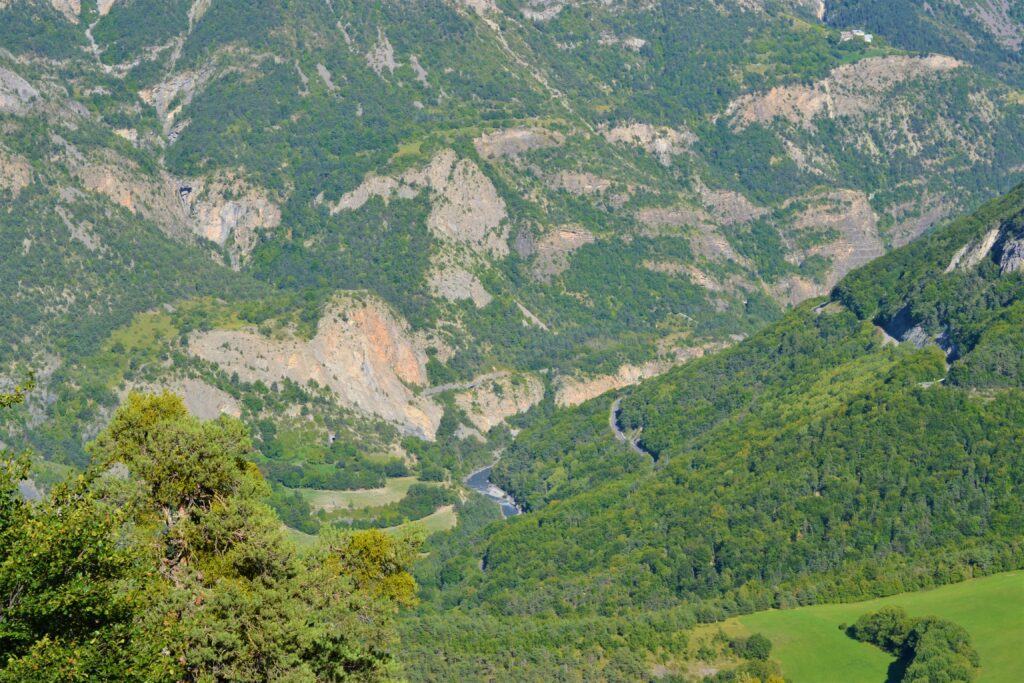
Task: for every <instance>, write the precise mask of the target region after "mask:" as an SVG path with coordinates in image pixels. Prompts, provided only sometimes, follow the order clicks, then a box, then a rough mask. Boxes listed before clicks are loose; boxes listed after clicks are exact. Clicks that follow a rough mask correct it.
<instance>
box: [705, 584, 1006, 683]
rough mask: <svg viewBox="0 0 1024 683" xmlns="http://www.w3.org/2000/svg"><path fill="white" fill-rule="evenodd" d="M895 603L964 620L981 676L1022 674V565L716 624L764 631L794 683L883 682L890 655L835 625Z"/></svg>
mask: <svg viewBox="0 0 1024 683" xmlns="http://www.w3.org/2000/svg"><path fill="white" fill-rule="evenodd" d="M887 605H898V606H900V607H902V608H904V609H905V610H906V611H907V612H908V613H909V614H911V615H913V616H929V615H935V616H938V617H942V618H944V619H949V620H950V621H953V622H955V623H957V624H960V625H961V626H963V627H964V628H966V629H967V630H968V631H969V632H970V634H971V637H972V641H973V644H974V647H975V649H977V651H978V653H979V654H980V655H981V667H982V668H981V675H980V677H979V679H978V680H979V682H980V683H1021V682H1022V681H1024V571H1017V572H1008V573H1005V574H997V575H995V576H989V577H985V578H981V579H974V580H973V581H966V582H964V583H959V584H954V585H951V586H943V587H942V588H935V589H932V590H927V591H919V592H916V593H905V594H903V595H894V596H891V597H888V598H880V599H878V600H870V601H868V602H858V603H851V604H845V605H816V606H814V607H802V608H800V609H794V610H782V611H778V610H773V611H768V612H758V613H756V614H750V615H747V616H743V617H738V618H736V619H730V620H729V621H727V622H725V623H724V624H722V625H721V626H722V628H723V630H725V631H726V633H730V634H736V635H739V634H744V633H762V634H764V635H765V636H767V637H768V638H769V639H770V640H771V641H772V645H773V647H772V659H775V660H776V661H778V662H779V663H780V664H782V669H783V673H784V674H785V676H786V679H787V680H790V681H793V683H884V681H885V680H886V671H887V669H888V666H889V664H890V663H891V662H892V661H893V660H892V658H891V657H889V656H887V655H886V654H885V653H884V652H882V651H881V650H879V649H878V648H876V647H874V646H871V645H866V644H864V643H859V642H857V641H855V640H853V639H851V638H849V637H847V636H846V635H845V634H844V633H843V632H842V631H840V630H839V625H840V624H852V623H853V622H854V621H856V620H857V618H858V617H860V616H861V615H862V614H865V613H867V612H873V611H875V610H878V609H879V608H880V607H884V606H887Z"/></svg>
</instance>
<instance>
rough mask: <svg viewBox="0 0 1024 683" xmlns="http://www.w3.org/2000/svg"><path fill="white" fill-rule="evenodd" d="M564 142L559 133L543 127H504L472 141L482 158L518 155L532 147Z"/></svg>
mask: <svg viewBox="0 0 1024 683" xmlns="http://www.w3.org/2000/svg"><path fill="white" fill-rule="evenodd" d="M564 143H565V136H564V135H562V134H561V133H558V132H555V131H550V130H544V129H543V128H506V129H505V130H499V131H495V132H493V133H486V134H484V135H481V136H480V137H478V138H477V139H476V140H474V141H473V145H474V146H475V147H476V151H477V153H479V154H480V156H481V157H483V158H484V159H500V158H502V157H518V156H519V155H521V154H524V153H526V152H529V151H531V150H534V149H545V148H548V147H558V146H560V145H562V144H564Z"/></svg>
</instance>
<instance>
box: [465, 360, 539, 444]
mask: <svg viewBox="0 0 1024 683" xmlns="http://www.w3.org/2000/svg"><path fill="white" fill-rule="evenodd" d="M543 399H544V383H543V382H541V380H540V379H539V378H537V377H535V376H533V375H512V374H502V375H499V376H497V377H495V378H494V379H492V380H491V381H488V382H483V383H481V384H479V385H477V386H476V387H474V388H472V389H470V390H468V391H464V392H461V393H458V394H456V395H455V404H456V405H458V406H459V408H461V409H462V410H464V411H465V412H466V415H468V416H469V419H470V421H471V422H472V423H473V426H474V427H476V428H477V429H479V430H480V431H481V432H483V433H485V434H486V433H487V431H488V430H490V429H491V428H492V427H495V426H497V425H499V424H501V423H502V422H504V420H505V418H507V417H511V416H512V415H518V414H519V413H522V412H525V411H527V410H529V409H530V408H532V407H533V406H535V405H537V404H538V403H540V402H541V401H542V400H543Z"/></svg>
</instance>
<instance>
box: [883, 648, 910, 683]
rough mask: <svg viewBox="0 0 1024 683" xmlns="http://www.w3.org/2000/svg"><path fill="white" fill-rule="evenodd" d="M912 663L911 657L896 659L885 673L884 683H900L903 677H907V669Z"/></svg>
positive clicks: (904, 656)
mask: <svg viewBox="0 0 1024 683" xmlns="http://www.w3.org/2000/svg"><path fill="white" fill-rule="evenodd" d="M912 661H914V658H913V656H907V655H903V656H901V657H899V658H898V659H896V661H894V662H893V663H892V664H890V665H889V670H888V671H887V672H886V677H885V683H900V681H902V680H903V677H904V676H906V675H907V667H909V666H910V663H911V662H912Z"/></svg>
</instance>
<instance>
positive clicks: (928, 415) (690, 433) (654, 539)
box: [409, 187, 1024, 677]
mask: <svg viewBox="0 0 1024 683" xmlns="http://www.w3.org/2000/svg"><path fill="white" fill-rule="evenodd" d="M1022 235H1024V187H1018V188H1017V189H1015V190H1014V191H1012V192H1011V193H1009V194H1008V195H1006V196H1005V197H1002V198H1000V199H998V200H995V201H993V202H991V203H989V204H987V205H985V206H984V207H983V208H982V209H980V210H979V211H978V212H976V213H975V214H972V215H970V216H967V217H964V218H962V219H959V220H957V221H955V222H954V223H953V224H951V225H950V226H949V227H948V228H946V229H943V230H940V231H936V232H935V233H933V234H931V235H929V236H927V237H925V238H923V239H922V240H919V241H917V242H915V243H914V244H911V245H909V246H907V247H904V248H903V249H900V250H897V251H895V252H893V253H891V254H889V255H887V256H884V257H882V258H881V259H879V260H878V261H876V262H875V263H873V264H871V265H869V266H867V267H865V268H863V269H861V270H858V271H855V272H854V273H852V274H851V275H849V276H848V277H847V278H846V279H844V280H843V282H842V283H841V284H840V285H839V286H838V287H837V289H836V292H835V294H834V298H833V300H831V301H826V302H823V303H819V304H818V305H816V306H811V305H810V304H808V305H804V306H801V307H799V308H798V309H797V310H796V311H794V312H792V313H791V314H789V315H787V316H786V317H785V318H784V319H783V320H782V321H780V322H778V323H776V324H774V325H772V326H770V327H769V328H767V329H766V330H765V331H763V332H760V333H758V334H756V335H754V336H753V337H752V338H750V339H749V340H746V341H744V342H743V343H741V344H739V345H737V346H736V347H734V348H732V349H729V350H726V351H723V352H721V353H718V354H716V355H714V356H712V357H709V358H706V359H702V360H698V361H694V362H692V363H690V364H688V365H686V366H684V367H681V368H678V369H675V370H673V371H671V372H669V373H667V374H666V375H664V376H663V377H659V378H656V379H652V380H648V381H646V382H644V383H642V384H641V385H639V386H638V387H637V388H636V389H634V390H632V391H630V392H628V393H627V394H626V395H625V396H623V398H622V403H621V406H622V407H621V414H620V415H619V416H617V419H618V420H619V421H620V424H621V425H622V427H623V428H624V429H626V430H627V432H628V433H631V434H633V435H634V436H635V438H637V439H638V441H639V443H640V445H641V446H642V448H643V449H644V450H645V451H646V452H647V454H649V455H645V454H643V453H637V452H635V451H633V450H631V449H629V448H628V447H627V446H626V445H624V444H621V443H619V442H618V441H617V440H616V438H615V436H614V435H613V433H612V430H611V429H610V428H609V425H608V420H609V413H608V411H609V404H610V403H611V398H610V397H604V398H603V399H601V400H597V401H592V402H590V403H588V404H585V405H584V406H581V407H580V408H577V409H572V410H568V411H558V412H556V413H554V414H553V415H552V416H551V417H550V418H547V419H543V420H541V421H539V422H537V423H536V424H534V425H532V426H531V427H529V428H527V429H525V430H524V431H523V432H522V433H521V434H519V436H518V437H517V439H516V441H515V442H514V443H513V444H512V445H511V447H510V448H509V449H507V450H506V452H505V454H504V456H503V458H502V460H501V462H500V463H499V465H498V466H497V467H496V468H495V474H494V476H495V479H496V481H497V483H499V484H500V485H501V486H502V487H503V488H505V489H506V490H508V491H510V492H512V493H513V495H515V496H516V498H517V500H518V501H519V502H520V503H522V504H523V505H524V506H525V507H526V508H527V509H528V510H530V514H527V515H524V516H523V517H519V518H513V519H512V520H509V521H507V522H505V523H503V524H495V525H490V526H486V527H480V528H477V529H475V530H469V531H466V532H464V534H463V535H461V536H460V535H459V533H458V532H456V533H455V534H454V535H453V537H452V538H451V539H450V540H446V541H439V542H438V546H437V548H436V551H435V552H436V555H432V559H431V561H429V562H428V563H427V564H426V566H425V567H424V569H423V571H422V575H421V579H422V581H423V583H424V584H425V585H428V586H429V585H433V587H434V589H435V590H436V591H437V592H436V593H434V594H428V595H430V597H432V598H433V599H434V604H435V605H437V606H442V605H443V606H446V607H454V606H458V609H459V610H460V611H462V612H463V613H464V614H465V615H466V617H467V618H471V616H472V615H477V614H482V615H487V619H488V620H487V621H485V623H489V624H492V625H493V626H494V627H497V628H501V627H500V626H499V625H501V624H507V621H508V620H510V619H524V620H527V621H533V620H536V621H537V622H539V623H541V624H544V623H548V621H549V620H552V619H554V620H555V621H558V620H559V619H562V620H564V621H565V624H566V628H567V629H571V628H573V626H572V625H573V624H576V623H578V622H579V621H580V620H586V619H592V620H598V621H601V620H604V622H605V623H606V624H607V625H608V627H610V628H615V627H614V624H616V623H618V624H620V628H624V627H625V626H624V625H625V624H627V623H629V622H630V620H632V619H646V620H655V621H656V620H658V619H667V618H668V615H672V614H676V615H677V616H676V617H675V618H676V619H684V620H685V617H680V616H678V614H679V612H682V614H684V615H686V614H689V615H690V616H691V618H693V617H696V619H698V620H705V621H713V620H718V619H721V618H723V617H725V616H728V615H731V614H736V613H743V612H749V611H752V610H756V609H765V608H768V607H791V606H795V605H799V604H810V603H815V602H827V601H837V600H850V599H854V598H862V597H868V596H872V595H882V594H889V593H893V592H898V591H903V590H908V589H912V588H918V587H924V586H930V585H935V584H940V583H945V582H949V581H954V580H958V579H960V578H966V577H970V576H974V575H977V574H983V573H988V572H991V571H999V570H1002V569H1011V568H1019V567H1020V566H1021V564H1022V562H1024V554H1022V552H1024V546H1022V541H1024V539H1022V537H1021V535H1020V529H1021V528H1022V526H1021V523H1022V518H1021V516H1022V514H1024V508H1022V507H1021V504H1020V494H1021V487H1022V486H1024V479H1022V478H1021V472H1022V471H1024V470H1022V465H1024V463H1022V462H1021V458H1020V452H1021V450H1020V447H1021V443H1022V440H1024V430H1022V425H1024V419H1022V418H1024V412H1022V411H1024V392H1022V386H1024V384H1022V382H1024V375H1022V374H1021V363H1020V353H1021V351H1020V349H1021V348H1022V346H1021V344H1020V341H1021V340H1020V337H1019V335H1020V334H1021V327H1020V325H1019V323H1018V324H1014V321H1016V320H1017V319H1018V317H1019V310H1018V309H1020V307H1021V305H1022V301H1024V299H1022V297H1024V280H1022V279H1021V277H1022V276H1021V272H1020V268H1019V263H1018V261H1017V259H1016V257H1015V256H1014V255H1015V254H1016V245H1017V242H1018V241H1019V240H1020V239H1021V237H1022ZM844 302H849V303H848V304H846V303H844ZM851 307H852V310H851ZM894 321H895V322H897V323H899V325H900V329H896V328H895V327H894ZM876 323H877V324H876ZM881 325H884V326H885V327H886V328H888V329H889V330H890V331H892V332H894V333H897V334H899V335H900V336H901V337H904V338H906V340H907V341H906V342H905V343H898V342H896V340H894V339H892V337H890V336H888V335H887V334H886V333H885V332H884V330H883V329H882V327H881ZM435 558H436V559H435ZM611 615H618V617H612V616H611ZM659 615H660V616H659ZM445 618H447V617H445ZM616 619H618V620H619V621H616ZM669 621H671V620H670V619H669ZM648 623H650V622H648ZM510 628H514V627H510ZM647 628H653V629H654V630H655V631H657V627H655V626H653V625H649V626H648V627H647ZM675 628H678V626H676V627H675ZM416 629H426V631H427V632H429V633H430V634H431V636H430V637H431V638H438V639H441V640H443V643H444V644H443V645H440V646H438V645H435V646H434V648H435V649H437V650H440V651H443V652H444V653H445V655H446V657H448V660H449V661H451V662H455V663H456V664H454V665H453V666H456V667H464V668H457V669H455V670H459V671H469V670H471V669H472V668H473V667H474V666H476V665H475V664H472V662H473V657H474V656H475V651H474V650H473V649H472V648H466V649H464V648H462V647H461V646H460V645H459V644H458V643H457V641H456V640H451V639H448V635H447V633H448V632H447V631H446V629H445V627H444V626H443V624H442V623H441V622H440V621H439V620H438V618H437V617H434V616H432V615H431V613H430V610H426V611H425V615H424V616H423V617H422V623H421V622H414V623H412V624H410V636H409V637H410V638H412V639H414V640H415V639H417V638H418V636H417V635H416V634H417V633H418V631H417V630H416ZM668 637H669V634H668V633H662V634H661V635H660V636H655V635H650V636H649V637H648V639H647V640H646V642H645V645H644V646H642V648H641V649H642V650H646V651H650V652H652V653H654V652H663V653H666V654H668V655H669V656H672V653H673V652H674V653H676V655H677V656H678V653H679V652H681V650H680V649H678V648H676V649H674V650H673V649H672V646H670V645H669V644H667V643H668V641H667V640H665V639H666V638H668ZM479 639H480V640H482V641H483V642H492V643H496V644H500V643H502V642H504V641H505V637H504V636H503V635H501V634H499V633H494V632H489V633H487V634H486V635H485V634H481V635H480V636H479ZM498 647H499V648H500V645H498ZM555 647H557V646H555ZM590 647H593V645H590V646H588V647H585V648H583V649H582V650H580V651H578V652H577V654H578V656H580V657H582V658H584V659H585V658H586V657H588V656H594V655H593V652H592V650H590V649H588V648H590ZM660 648H667V650H661V649H660ZM416 652H417V654H416V655H415V656H414V660H413V661H414V666H416V667H421V666H422V667H426V668H424V669H422V670H423V671H429V670H430V667H432V666H434V665H433V664H431V663H430V662H429V658H426V657H425V656H424V652H423V650H417V651H416ZM587 652H590V653H591V654H590V655H588V654H587ZM641 659H642V658H641ZM497 662H501V663H502V664H503V665H509V661H508V660H504V659H500V658H499V659H497V661H496V665H497ZM426 677H429V675H426Z"/></svg>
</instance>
